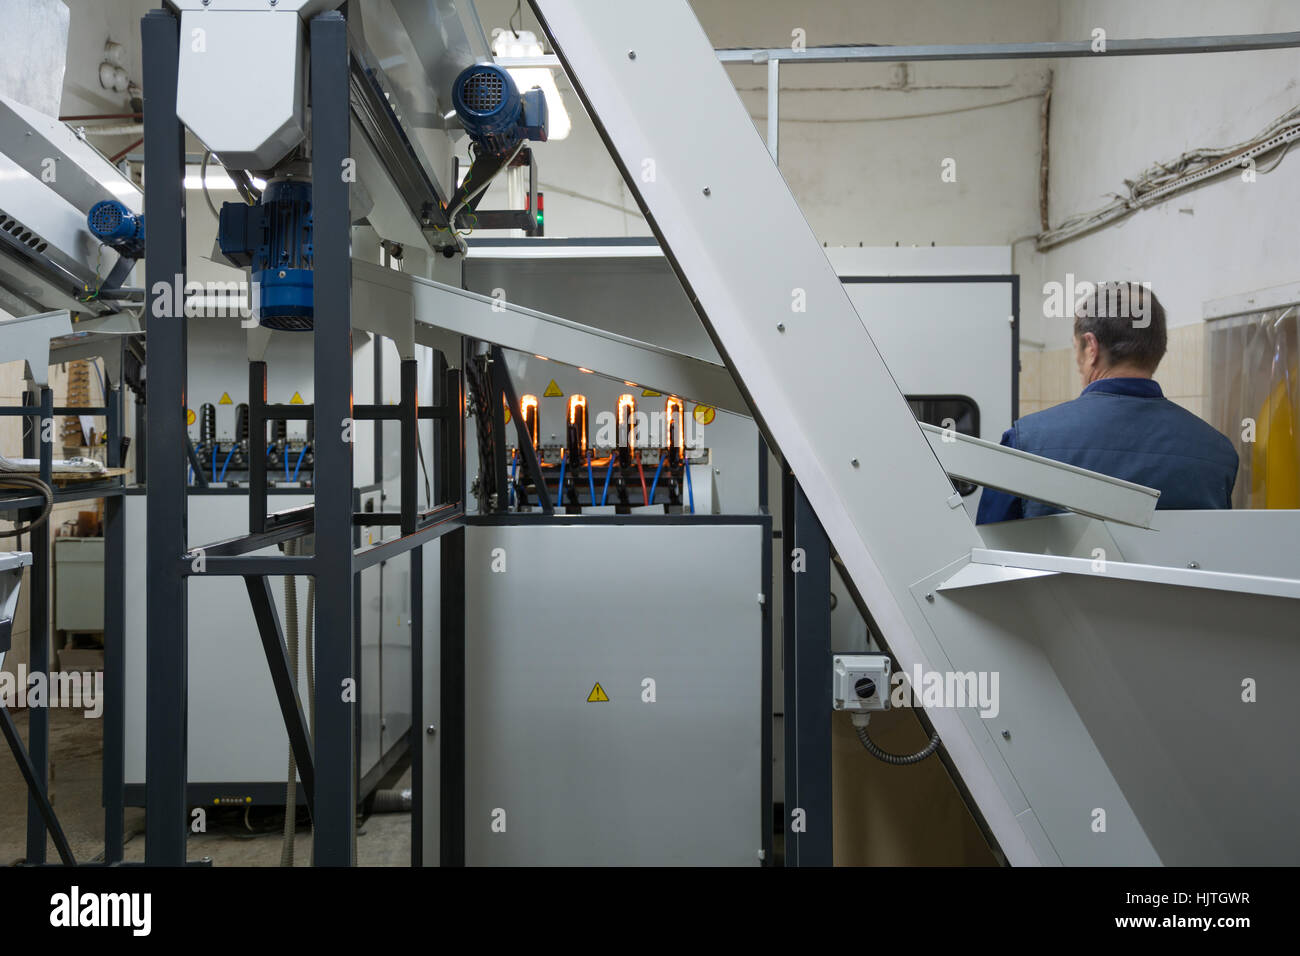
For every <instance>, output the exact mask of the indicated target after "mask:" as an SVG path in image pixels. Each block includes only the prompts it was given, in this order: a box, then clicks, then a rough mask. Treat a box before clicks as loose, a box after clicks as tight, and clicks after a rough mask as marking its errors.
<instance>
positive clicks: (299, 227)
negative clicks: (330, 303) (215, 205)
mask: <svg viewBox="0 0 1300 956" xmlns="http://www.w3.org/2000/svg"><path fill="white" fill-rule="evenodd" d="M217 242H218V244H219V245H220V247H221V253H222V255H224V256H225V257H226V258H227V259H229V260H230V261H231V262H232V263H234V264H235V265H237V266H244V267H247V268H248V269H250V270H251V271H252V280H253V284H254V287H255V288H256V290H257V296H256V299H257V317H258V320H259V322H260V323H261V324H262V325H264V326H266V327H267V328H268V329H278V330H280V331H284V332H307V331H310V330H311V329H312V326H313V316H314V309H313V301H314V300H313V295H312V218H311V183H309V182H303V181H301V180H274V181H272V182H270V183H268V184H267V186H266V189H265V190H263V192H262V201H261V203H259V204H258V205H256V206H249V205H248V204H246V203H238V202H228V203H222V205H221V220H220V225H219V228H218V233H217Z"/></svg>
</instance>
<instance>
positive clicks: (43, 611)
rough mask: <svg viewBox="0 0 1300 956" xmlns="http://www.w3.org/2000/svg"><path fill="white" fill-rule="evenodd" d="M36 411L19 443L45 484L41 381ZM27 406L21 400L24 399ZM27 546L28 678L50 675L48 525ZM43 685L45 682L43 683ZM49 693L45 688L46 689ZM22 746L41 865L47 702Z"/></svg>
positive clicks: (48, 454) (46, 409)
mask: <svg viewBox="0 0 1300 956" xmlns="http://www.w3.org/2000/svg"><path fill="white" fill-rule="evenodd" d="M36 399H37V403H38V405H39V408H40V412H39V414H38V415H37V417H36V418H35V420H34V421H33V422H32V428H31V429H30V430H29V432H28V434H27V436H26V439H25V441H24V444H26V445H28V446H29V450H26V451H25V454H26V455H27V456H28V457H36V458H39V459H40V475H41V480H42V481H44V482H45V483H46V484H47V485H48V484H50V481H51V474H52V471H53V462H54V392H53V391H52V390H51V389H50V387H49V386H48V385H43V386H41V388H40V391H39V393H38V394H37V395H36ZM24 404H26V403H24ZM30 537H31V542H30V546H31V549H32V571H31V578H30V580H31V591H30V593H29V594H28V597H27V607H28V614H29V619H28V620H29V625H30V633H29V634H28V661H27V668H28V669H27V674H28V680H29V681H30V680H31V679H32V678H33V677H35V676H36V675H37V674H43V675H45V677H46V679H47V681H48V677H49V673H50V526H49V523H48V522H47V523H45V524H43V525H41V526H40V527H39V528H34V529H33V530H32V532H31V534H30ZM47 686H48V685H47ZM47 692H48V691H47ZM27 715H28V716H27V720H28V725H27V750H28V756H29V759H30V760H31V764H32V770H33V772H34V774H35V777H36V782H37V784H38V785H39V787H40V792H39V794H37V793H29V794H28V796H27V862H28V863H44V862H45V859H46V837H45V833H46V830H45V827H46V821H45V816H44V814H45V809H44V807H43V804H46V803H48V797H49V782H50V709H49V701H48V700H44V701H42V702H41V704H40V705H39V706H37V705H32V706H29V707H28V709H27Z"/></svg>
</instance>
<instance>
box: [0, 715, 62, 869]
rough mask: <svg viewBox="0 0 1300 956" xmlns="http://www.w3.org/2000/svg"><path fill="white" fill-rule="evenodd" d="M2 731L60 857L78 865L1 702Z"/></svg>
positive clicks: (34, 769)
mask: <svg viewBox="0 0 1300 956" xmlns="http://www.w3.org/2000/svg"><path fill="white" fill-rule="evenodd" d="M0 731H3V733H4V738H5V740H6V741H7V742H8V744H9V749H10V750H12V751H13V755H14V762H15V763H17V764H18V769H19V771H21V772H22V775H23V779H24V780H25V781H27V793H28V794H29V795H30V796H31V799H32V802H33V803H35V804H36V806H37V808H38V809H39V810H40V812H41V817H42V819H44V820H45V828H46V829H47V830H48V831H49V833H50V838H51V839H52V840H53V841H54V848H55V849H56V850H58V852H59V859H60V860H62V861H63V862H64V863H65V864H66V865H68V866H76V865H77V861H76V860H75V859H74V858H73V856H72V848H71V847H70V846H68V838H67V836H65V835H64V833H63V827H62V826H60V825H59V818H58V816H56V815H55V813H54V807H53V806H52V805H51V804H50V798H49V797H48V796H47V795H46V793H45V790H44V788H43V787H41V785H40V781H39V780H37V773H36V766H35V765H34V764H33V763H32V758H31V757H30V756H29V755H28V753H27V748H26V747H24V746H23V741H22V738H21V737H19V736H18V728H17V727H15V726H14V718H13V715H12V714H10V713H9V708H8V707H6V706H4V704H0Z"/></svg>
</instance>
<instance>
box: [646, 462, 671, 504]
mask: <svg viewBox="0 0 1300 956" xmlns="http://www.w3.org/2000/svg"><path fill="white" fill-rule="evenodd" d="M667 457H668V456H667V455H660V456H659V467H658V468H656V469H655V480H654V481H652V482H650V500H649V501H647V502H646V504H648V505H652V504H654V503H655V489H656V488H658V487H659V475H660V474H661V473H662V472H663V470H664V459H665V458H667Z"/></svg>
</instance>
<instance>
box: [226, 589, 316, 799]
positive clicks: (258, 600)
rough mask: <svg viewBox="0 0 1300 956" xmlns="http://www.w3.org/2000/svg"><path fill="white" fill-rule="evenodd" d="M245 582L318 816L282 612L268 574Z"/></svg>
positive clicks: (304, 724) (295, 754) (306, 736)
mask: <svg viewBox="0 0 1300 956" xmlns="http://www.w3.org/2000/svg"><path fill="white" fill-rule="evenodd" d="M244 585H245V586H246V587H247V588H248V600H249V602H250V603H251V604H252V605H253V617H254V618H256V619H257V633H258V635H259V636H260V637H261V638H262V650H263V651H264V652H265V653H266V665H267V667H269V668H270V669H271V683H272V684H274V685H275V696H276V699H277V700H278V701H279V702H280V713H281V715H282V716H283V717H284V728H285V730H287V731H288V732H289V746H290V747H292V748H293V759H294V761H295V762H296V763H297V764H298V775H299V776H300V777H302V789H303V793H304V794H306V797H307V812H308V813H310V814H311V817H312V820H315V819H316V770H315V764H314V763H313V762H312V742H311V734H310V732H309V731H308V730H307V716H306V714H304V713H303V709H302V699H301V698H300V697H299V696H298V681H297V675H296V674H294V673H293V670H292V668H291V667H290V666H289V649H288V647H287V646H286V645H285V642H284V630H283V629H282V628H281V627H280V615H279V614H278V613H276V610H275V599H274V598H273V597H272V596H271V582H270V580H269V579H268V578H266V577H263V576H260V575H252V574H250V575H247V576H246V577H245V578H244Z"/></svg>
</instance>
